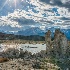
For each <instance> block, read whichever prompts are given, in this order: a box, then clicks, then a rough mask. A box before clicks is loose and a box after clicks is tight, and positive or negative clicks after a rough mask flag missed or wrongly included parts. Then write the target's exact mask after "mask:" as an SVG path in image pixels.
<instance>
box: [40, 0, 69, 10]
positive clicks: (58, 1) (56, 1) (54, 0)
mask: <svg viewBox="0 0 70 70" xmlns="http://www.w3.org/2000/svg"><path fill="white" fill-rule="evenodd" d="M39 1H41V2H44V3H46V4H50V5H53V6H55V5H56V6H59V7H65V8H69V9H70V1H66V2H65V3H62V1H61V0H39ZM50 1H52V3H51V2H50Z"/></svg>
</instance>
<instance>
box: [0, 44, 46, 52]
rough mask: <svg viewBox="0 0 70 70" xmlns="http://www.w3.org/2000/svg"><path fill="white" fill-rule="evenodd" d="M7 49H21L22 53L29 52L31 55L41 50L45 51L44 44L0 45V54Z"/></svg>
mask: <svg viewBox="0 0 70 70" xmlns="http://www.w3.org/2000/svg"><path fill="white" fill-rule="evenodd" d="M8 48H16V49H19V50H20V48H21V49H23V51H26V50H27V51H29V52H32V53H38V52H40V51H41V50H45V49H46V44H0V52H2V51H4V50H6V49H8Z"/></svg>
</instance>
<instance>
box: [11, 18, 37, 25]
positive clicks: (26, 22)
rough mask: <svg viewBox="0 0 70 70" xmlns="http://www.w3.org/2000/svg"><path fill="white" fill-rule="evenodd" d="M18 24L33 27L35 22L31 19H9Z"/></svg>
mask: <svg viewBox="0 0 70 70" xmlns="http://www.w3.org/2000/svg"><path fill="white" fill-rule="evenodd" d="M11 20H13V21H16V22H18V23H19V25H34V24H35V23H36V22H35V21H34V20H33V19H26V18H13V19H11Z"/></svg>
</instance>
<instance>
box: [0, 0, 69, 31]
mask: <svg viewBox="0 0 70 70" xmlns="http://www.w3.org/2000/svg"><path fill="white" fill-rule="evenodd" d="M63 2H64V3H65V1H63ZM27 3H29V4H31V5H33V7H32V8H30V7H29V6H27V8H28V11H26V10H24V9H23V10H21V9H17V10H15V11H14V12H13V13H9V14H8V15H7V16H2V17H0V26H5V25H10V26H11V27H17V28H22V27H23V26H21V25H20V24H19V22H18V21H15V20H13V19H21V18H23V19H24V18H25V19H27V20H29V19H30V20H31V19H32V20H34V22H36V23H39V24H44V25H42V26H40V28H42V29H43V30H44V29H45V27H46V25H47V27H52V26H58V27H61V25H62V27H63V28H66V27H67V26H68V25H70V23H65V21H66V20H62V19H60V18H61V17H66V18H69V17H70V12H69V11H68V9H67V8H63V7H58V6H51V5H49V4H45V3H43V2H40V1H39V0H30V2H28V1H27ZM52 8H57V12H55V11H53V10H52ZM33 9H34V10H35V11H37V13H36V12H34V11H33ZM57 13H58V14H59V15H60V16H57V15H56V14H57ZM44 14H45V15H44ZM23 19H22V20H23ZM48 21H49V22H48ZM52 23H54V24H52ZM64 25H65V26H64ZM34 26H35V25H32V27H34Z"/></svg>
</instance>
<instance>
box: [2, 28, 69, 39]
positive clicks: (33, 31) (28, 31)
mask: <svg viewBox="0 0 70 70" xmlns="http://www.w3.org/2000/svg"><path fill="white" fill-rule="evenodd" d="M55 29H56V28H54V27H52V28H45V30H42V29H40V28H38V27H31V28H28V29H26V30H21V31H18V32H16V33H9V32H6V34H14V35H21V36H33V35H35V36H45V33H46V32H47V31H48V30H50V31H51V33H52V35H51V36H52V37H54V32H55ZM60 31H61V32H63V33H64V34H65V35H66V37H67V39H68V40H70V29H60ZM3 32H4V31H3Z"/></svg>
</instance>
